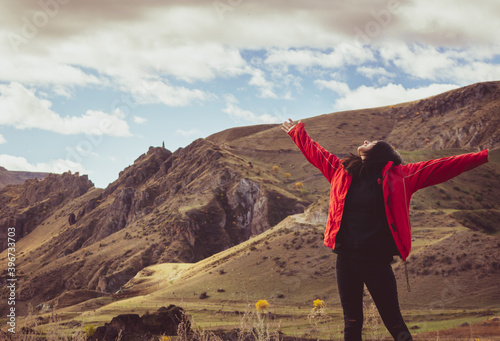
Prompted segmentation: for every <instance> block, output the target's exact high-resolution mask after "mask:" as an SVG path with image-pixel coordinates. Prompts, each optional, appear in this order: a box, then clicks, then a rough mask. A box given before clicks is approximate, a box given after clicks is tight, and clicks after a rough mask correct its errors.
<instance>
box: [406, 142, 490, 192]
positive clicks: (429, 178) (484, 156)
mask: <svg viewBox="0 0 500 341" xmlns="http://www.w3.org/2000/svg"><path fill="white" fill-rule="evenodd" d="M486 162H488V150H487V149H485V150H482V151H480V152H478V153H469V154H462V155H455V156H448V157H444V158H441V159H435V160H429V161H423V162H417V163H410V164H407V165H404V166H402V167H403V169H404V174H405V175H404V180H405V183H406V184H407V185H408V186H409V189H410V190H411V192H412V193H414V192H416V191H418V190H419V189H422V188H425V187H428V186H432V185H436V184H439V183H441V182H445V181H448V180H450V179H452V178H454V177H455V176H457V175H459V174H461V173H463V172H466V171H468V170H471V169H473V168H476V167H478V166H480V165H482V164H484V163H486Z"/></svg>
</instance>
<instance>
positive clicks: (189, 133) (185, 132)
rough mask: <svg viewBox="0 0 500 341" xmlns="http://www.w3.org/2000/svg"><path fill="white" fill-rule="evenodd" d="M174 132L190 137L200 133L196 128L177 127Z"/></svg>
mask: <svg viewBox="0 0 500 341" xmlns="http://www.w3.org/2000/svg"><path fill="white" fill-rule="evenodd" d="M175 134H176V135H181V136H184V137H192V136H196V135H200V134H201V132H200V131H199V130H198V129H191V130H184V129H177V130H176V131H175Z"/></svg>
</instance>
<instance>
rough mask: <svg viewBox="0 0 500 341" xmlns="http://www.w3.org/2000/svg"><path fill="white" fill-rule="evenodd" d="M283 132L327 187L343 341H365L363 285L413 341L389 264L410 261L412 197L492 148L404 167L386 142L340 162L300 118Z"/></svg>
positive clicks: (396, 330)
mask: <svg viewBox="0 0 500 341" xmlns="http://www.w3.org/2000/svg"><path fill="white" fill-rule="evenodd" d="M281 129H282V130H283V131H285V132H286V133H287V134H288V135H289V136H290V137H291V138H292V139H293V141H294V142H295V144H296V145H297V146H298V147H299V149H300V150H301V152H302V153H303V154H304V156H305V157H306V159H307V160H308V161H309V162H310V163H311V164H313V165H314V166H315V167H317V168H318V169H319V170H320V171H321V172H322V173H323V175H324V176H325V177H326V178H327V180H328V181H329V182H330V206H329V213H328V221H327V225H326V230H325V239H324V244H325V245H326V246H328V247H330V248H332V249H333V250H334V252H335V253H336V254H337V266H336V272H337V284H338V290H339V295H340V300H341V303H342V308H343V311H344V339H345V340H361V329H362V327H363V286H364V285H366V287H367V289H368V291H369V292H370V295H371V296H372V298H373V301H374V302H375V305H376V306H377V309H378V311H379V313H380V316H381V318H382V320H383V322H384V325H385V326H386V328H387V329H388V330H389V332H390V333H391V335H392V337H393V338H394V340H398V341H403V340H404V341H407V340H412V337H411V335H410V333H409V331H408V328H407V326H406V324H405V322H404V320H403V317H402V315H401V312H400V309H399V302H398V294H397V287H396V279H395V277H394V272H393V271H392V267H391V264H390V263H391V261H392V260H393V256H394V255H397V256H400V257H401V258H402V259H403V261H405V260H406V258H407V257H408V255H409V253H410V248H411V226H410V216H409V206H410V199H411V196H412V194H413V193H415V192H416V191H417V190H419V189H422V188H424V187H427V186H431V185H435V184H438V183H441V182H444V181H447V180H449V179H451V178H453V177H455V176H457V175H459V174H460V173H462V172H464V171H467V170H470V169H472V168H475V167H477V166H479V165H481V164H483V163H485V162H487V161H488V151H487V150H483V151H481V152H479V153H470V154H464V155H457V156H450V157H445V158H442V159H436V160H429V161H425V162H418V163H412V164H405V165H403V163H402V159H401V156H400V155H399V153H398V152H397V151H396V150H394V148H393V147H392V146H391V145H390V144H388V143H387V142H384V141H372V142H369V141H365V142H364V144H363V145H361V146H360V147H358V155H353V154H351V155H350V156H347V157H345V158H344V159H342V160H340V159H339V158H338V157H336V156H335V155H333V154H331V153H329V152H328V151H327V150H325V149H324V148H323V147H321V146H320V145H319V144H318V143H316V142H315V141H313V140H312V139H311V138H310V137H309V135H308V134H307V132H306V131H305V129H304V123H301V121H298V122H297V123H295V122H293V121H292V120H291V119H289V121H288V122H286V121H285V122H284V123H283V125H282V127H281Z"/></svg>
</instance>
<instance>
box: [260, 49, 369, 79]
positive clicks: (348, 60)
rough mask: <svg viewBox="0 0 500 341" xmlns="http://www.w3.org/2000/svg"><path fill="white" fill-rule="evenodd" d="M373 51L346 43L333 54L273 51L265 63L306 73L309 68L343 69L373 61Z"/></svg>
mask: <svg viewBox="0 0 500 341" xmlns="http://www.w3.org/2000/svg"><path fill="white" fill-rule="evenodd" d="M373 60H374V56H373V53H372V51H371V50H369V49H362V48H357V47H355V46H354V45H349V44H346V43H342V44H340V45H339V46H338V47H337V48H336V49H335V50H334V51H332V52H324V51H320V50H311V49H307V48H304V49H288V50H284V49H272V50H270V51H269V52H268V54H267V58H266V60H265V63H267V64H271V65H274V64H278V65H279V64H282V65H286V66H295V67H297V69H298V70H300V71H302V72H304V71H306V70H307V69H309V68H313V67H322V68H328V69H336V68H341V67H344V66H346V65H352V64H357V63H364V62H367V61H373Z"/></svg>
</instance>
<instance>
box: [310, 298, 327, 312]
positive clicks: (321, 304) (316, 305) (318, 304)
mask: <svg viewBox="0 0 500 341" xmlns="http://www.w3.org/2000/svg"><path fill="white" fill-rule="evenodd" d="M313 305H314V310H319V309H321V308H324V307H325V301H323V300H320V299H319V298H318V299H317V300H314V302H313Z"/></svg>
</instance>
